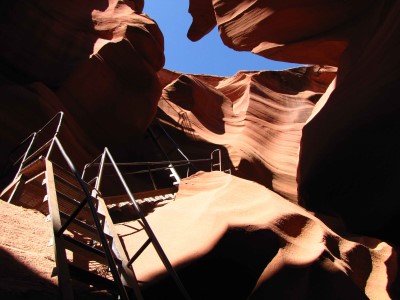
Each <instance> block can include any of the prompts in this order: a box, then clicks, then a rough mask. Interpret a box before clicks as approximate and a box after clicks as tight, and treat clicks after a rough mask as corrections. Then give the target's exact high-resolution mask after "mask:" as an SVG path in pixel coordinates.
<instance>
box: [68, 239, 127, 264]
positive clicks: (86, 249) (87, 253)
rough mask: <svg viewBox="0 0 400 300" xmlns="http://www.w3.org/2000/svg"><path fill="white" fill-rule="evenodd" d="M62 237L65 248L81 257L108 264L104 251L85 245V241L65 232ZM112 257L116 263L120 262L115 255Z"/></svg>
mask: <svg viewBox="0 0 400 300" xmlns="http://www.w3.org/2000/svg"><path fill="white" fill-rule="evenodd" d="M63 238H64V241H65V247H66V248H67V249H69V250H71V251H72V252H74V253H77V254H79V255H81V256H83V257H87V258H88V260H95V261H97V262H99V263H101V264H103V265H106V266H108V265H109V264H108V261H107V257H106V254H105V253H104V251H102V250H100V249H98V248H94V247H91V246H89V245H86V244H85V243H82V242H80V241H78V240H76V239H74V238H73V237H71V236H68V235H66V234H63ZM113 257H114V261H115V263H116V264H117V265H121V264H122V262H121V260H120V259H119V258H118V257H116V256H115V255H113Z"/></svg>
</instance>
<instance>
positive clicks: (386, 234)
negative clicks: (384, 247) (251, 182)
mask: <svg viewBox="0 0 400 300" xmlns="http://www.w3.org/2000/svg"><path fill="white" fill-rule="evenodd" d="M207 3H208V4H207V5H205V6H204V7H202V8H200V1H198V0H192V1H190V12H191V14H192V16H193V23H192V26H191V28H190V29H189V32H188V36H189V38H191V39H192V40H197V39H199V38H201V37H202V36H204V35H205V34H206V33H207V32H208V31H210V30H211V29H212V28H213V27H214V26H215V25H218V28H219V31H220V35H221V38H222V40H223V41H224V43H225V44H226V45H228V46H229V47H232V48H234V49H236V50H245V51H252V52H254V53H257V54H259V55H262V56H265V57H268V58H271V59H277V60H283V61H289V62H297V63H311V64H316V63H318V64H323V65H334V66H338V74H337V80H336V81H335V83H333V84H332V86H331V88H330V89H329V90H328V91H327V93H326V94H325V95H324V96H323V97H322V100H323V101H321V103H318V105H317V107H316V109H315V111H314V113H313V116H312V117H311V118H310V120H309V123H308V124H307V125H306V126H305V127H304V130H303V132H302V143H301V145H302V146H301V155H300V163H299V168H298V174H299V176H298V183H299V199H300V203H301V204H302V205H304V206H305V207H307V208H309V209H311V210H315V211H319V212H323V213H329V214H332V215H337V216H340V217H341V218H343V220H344V221H345V223H346V226H347V227H348V229H349V230H350V231H352V232H356V233H361V234H366V235H371V236H375V237H379V238H383V239H386V240H387V241H390V242H391V243H395V244H396V245H399V244H400V239H399V238H398V237H397V236H395V235H394V234H393V233H392V232H391V228H397V227H399V224H398V222H399V220H400V218H399V216H400V204H399V201H397V200H395V199H397V188H396V182H398V181H399V176H398V170H399V167H400V165H399V159H398V154H397V153H399V145H400V144H399V142H398V138H397V136H398V135H399V133H400V132H399V128H400V125H399V122H398V118H397V115H398V112H399V104H398V101H397V100H396V97H394V95H395V89H396V86H397V85H398V84H399V81H400V73H399V69H400V68H399V57H398V55H397V52H398V49H399V39H398V36H399V32H400V26H399V21H398V19H399V15H400V7H399V3H398V1H391V0H389V1H384V0H382V1H356V0H355V1H350V2H349V1H339V2H338V1H336V2H332V3H331V2H330V3H321V1H296V3H293V2H291V1H257V0H253V1H223V0H220V1H219V0H214V1H207ZM205 16H209V17H205ZM211 16H213V17H211ZM317 24H318V25H317ZM367 74H368V75H367ZM317 112H318V113H317Z"/></svg>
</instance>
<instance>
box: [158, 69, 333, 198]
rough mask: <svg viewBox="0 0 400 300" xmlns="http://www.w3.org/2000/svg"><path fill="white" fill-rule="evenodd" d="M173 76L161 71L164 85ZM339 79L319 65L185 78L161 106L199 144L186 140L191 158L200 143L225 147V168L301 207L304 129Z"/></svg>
mask: <svg viewBox="0 0 400 300" xmlns="http://www.w3.org/2000/svg"><path fill="white" fill-rule="evenodd" d="M164 74H165V75H164ZM169 74H170V73H168V72H166V71H162V72H161V73H160V78H161V80H162V81H163V79H162V78H163V77H172V76H170V75H169ZM335 75H336V72H335V69H334V68H323V67H319V66H316V67H309V68H306V67H303V68H298V69H291V70H287V71H279V72H268V71H265V72H239V73H237V74H236V75H235V76H232V77H231V78H223V77H213V76H202V75H181V76H180V77H179V78H177V79H176V80H175V81H172V82H171V83H170V84H169V85H167V86H166V87H165V88H164V91H163V95H162V101H160V104H159V106H160V108H161V109H162V110H163V111H164V113H165V114H166V115H168V117H169V118H171V119H172V120H173V121H175V122H174V123H171V122H170V123H171V125H174V126H175V128H177V129H179V130H183V131H184V132H185V133H186V134H187V136H188V138H189V139H192V140H194V141H195V143H194V146H193V147H188V146H185V144H186V145H187V144H188V142H187V141H182V143H183V145H182V147H183V149H187V151H188V152H187V153H193V152H194V153H195V155H196V152H197V154H198V153H199V150H196V148H199V147H198V143H199V142H201V141H204V142H208V143H211V144H214V145H216V146H215V147H217V145H221V146H223V147H224V148H225V149H226V151H227V154H226V155H228V156H229V160H226V161H225V166H224V168H226V169H228V168H230V169H231V171H232V174H235V175H237V176H240V177H243V178H247V179H250V180H252V181H256V182H258V183H261V184H263V185H264V186H266V187H268V188H271V189H273V190H274V191H276V192H277V193H279V194H281V195H284V196H285V198H287V199H289V200H291V201H293V202H297V183H296V169H297V160H298V147H299V141H300V137H301V130H302V127H303V125H304V123H305V121H306V120H307V118H308V117H309V115H310V114H311V111H312V109H313V107H314V103H315V102H316V101H317V100H318V99H319V97H320V96H321V95H322V94H323V93H324V92H325V90H326V88H327V86H328V85H329V83H330V82H331V80H332V79H333V78H334V76H335ZM174 78H175V77H172V78H171V79H174ZM166 121H168V120H166ZM206 149H207V150H206ZM209 149H210V148H209V147H204V150H205V151H209ZM208 154H209V152H208V153H203V157H205V155H208Z"/></svg>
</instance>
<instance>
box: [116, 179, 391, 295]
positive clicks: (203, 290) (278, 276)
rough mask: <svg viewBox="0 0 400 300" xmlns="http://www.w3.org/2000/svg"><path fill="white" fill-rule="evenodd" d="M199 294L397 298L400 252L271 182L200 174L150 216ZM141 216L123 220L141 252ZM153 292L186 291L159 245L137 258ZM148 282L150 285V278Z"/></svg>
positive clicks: (128, 240) (123, 230) (126, 236)
mask: <svg viewBox="0 0 400 300" xmlns="http://www.w3.org/2000/svg"><path fill="white" fill-rule="evenodd" d="M148 221H149V224H150V225H151V226H152V228H153V230H154V233H155V234H156V236H157V238H158V240H159V242H160V243H161V245H163V246H164V251H165V253H166V254H167V256H168V257H169V259H170V261H171V263H172V264H173V265H174V266H175V267H176V269H177V271H178V275H180V277H181V278H182V282H183V283H184V285H185V287H186V289H187V291H188V293H189V294H190V295H192V296H193V299H238V300H239V299H395V298H392V297H395V294H394V292H391V291H392V290H394V289H395V288H396V284H397V283H396V282H395V279H396V274H397V273H398V256H397V254H396V252H395V251H394V249H392V247H390V246H389V245H388V244H386V243H384V242H381V241H378V240H375V239H372V238H362V237H353V238H351V239H346V238H343V237H341V236H339V235H337V234H336V233H335V232H333V231H332V230H331V229H329V228H328V227H327V226H326V225H325V224H324V223H322V222H321V221H320V220H319V219H318V218H316V217H314V216H313V215H312V214H310V213H309V212H307V211H306V210H304V209H303V208H301V207H299V206H298V205H295V204H293V203H290V202H289V201H287V200H286V199H284V198H282V197H280V196H279V195H277V194H276V193H274V192H272V191H270V190H268V189H266V188H265V187H263V186H261V185H259V184H257V183H254V182H251V181H247V180H244V179H241V178H238V177H236V176H232V175H229V174H225V173H223V172H199V173H197V174H195V175H193V176H192V177H189V178H186V179H185V180H183V181H182V182H181V184H180V189H179V192H178V194H177V196H176V200H175V201H174V202H173V203H170V204H168V205H165V206H163V207H161V208H158V209H157V210H156V211H155V212H154V213H153V214H151V215H150V216H149V217H148ZM138 228H141V226H140V224H138V223H136V222H126V223H121V224H119V225H118V231H119V232H120V234H121V235H122V236H123V242H124V244H125V245H126V248H127V249H128V252H129V254H130V255H133V254H134V253H135V252H136V251H137V250H138V248H139V247H140V246H141V245H142V243H144V242H145V241H146V239H147V236H146V235H145V234H144V232H143V230H138ZM134 268H135V272H136V275H137V277H138V279H139V280H140V281H142V282H143V283H144V284H146V283H147V284H148V287H147V289H146V290H145V297H146V296H147V297H149V298H150V299H181V295H180V294H179V291H177V289H174V288H172V287H171V286H172V285H173V284H174V283H171V280H170V277H168V276H169V275H168V273H166V271H165V267H164V266H163V264H162V263H161V261H160V259H159V257H158V255H157V253H156V251H155V250H154V248H153V247H148V248H147V249H146V250H145V251H144V252H143V253H142V254H141V256H139V258H138V259H137V260H136V261H135V263H134ZM145 286H146V285H145Z"/></svg>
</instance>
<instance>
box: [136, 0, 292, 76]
mask: <svg viewBox="0 0 400 300" xmlns="http://www.w3.org/2000/svg"><path fill="white" fill-rule="evenodd" d="M188 8H189V0H145V6H144V11H143V12H144V13H146V14H148V15H149V16H150V17H151V18H152V19H154V20H155V21H156V22H157V24H158V26H159V27H160V29H161V31H162V33H163V35H164V43H165V44H164V46H165V51H164V54H165V60H166V61H165V66H164V67H165V68H166V69H169V70H173V71H179V72H182V73H189V74H208V75H220V76H232V75H234V74H235V73H236V72H238V71H240V70H246V71H257V70H283V69H288V68H292V67H295V66H297V65H295V64H289V63H283V62H277V61H273V60H269V59H266V58H264V57H261V56H259V55H256V54H253V53H251V52H239V51H234V50H232V49H230V48H228V47H227V46H225V45H224V44H223V43H222V41H221V38H220V37H219V34H218V29H217V28H214V30H213V31H212V32H210V33H209V34H207V35H206V36H205V37H203V38H202V39H201V40H199V41H197V42H192V41H190V40H189V39H188V38H187V36H186V34H187V31H188V29H189V27H190V24H191V22H192V17H191V15H190V14H189V12H188Z"/></svg>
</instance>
